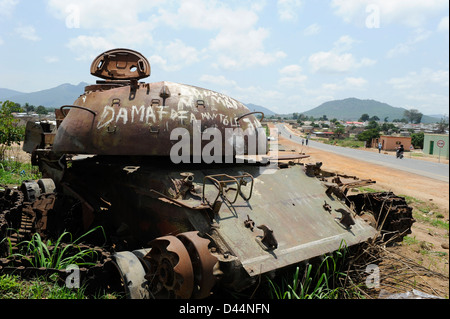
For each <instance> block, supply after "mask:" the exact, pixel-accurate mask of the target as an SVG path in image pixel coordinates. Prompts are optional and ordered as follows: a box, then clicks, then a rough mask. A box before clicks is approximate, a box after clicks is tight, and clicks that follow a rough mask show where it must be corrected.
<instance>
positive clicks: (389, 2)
mask: <svg viewBox="0 0 450 319" xmlns="http://www.w3.org/2000/svg"><path fill="white" fill-rule="evenodd" d="M369 6H371V8H377V11H378V12H379V18H380V22H381V23H380V26H381V27H383V26H384V25H388V24H391V23H399V24H402V25H406V26H409V27H420V26H423V25H424V24H425V22H426V21H427V19H429V18H430V17H433V16H435V15H437V14H441V13H442V12H443V11H448V6H449V2H448V0H426V1H423V0H408V1H402V0H333V1H332V2H331V7H332V8H334V9H335V14H336V15H338V16H340V17H341V18H342V19H343V20H344V21H345V22H349V23H355V24H358V25H361V26H364V25H365V22H366V19H367V18H368V16H369V15H370V14H372V12H366V9H367V8H368V7H369Z"/></svg>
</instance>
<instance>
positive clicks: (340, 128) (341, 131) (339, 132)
mask: <svg viewBox="0 0 450 319" xmlns="http://www.w3.org/2000/svg"><path fill="white" fill-rule="evenodd" d="M333 133H334V135H335V136H336V137H337V138H340V137H341V135H342V134H344V133H345V128H344V127H343V126H342V125H338V126H336V128H335V129H334V131H333Z"/></svg>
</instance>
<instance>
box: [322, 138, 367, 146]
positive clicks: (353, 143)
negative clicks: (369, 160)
mask: <svg viewBox="0 0 450 319" xmlns="http://www.w3.org/2000/svg"><path fill="white" fill-rule="evenodd" d="M321 141H322V142H323V143H325V144H331V145H337V146H341V147H350V148H361V147H364V141H358V140H355V139H354V138H352V137H350V138H345V139H334V140H331V139H321Z"/></svg>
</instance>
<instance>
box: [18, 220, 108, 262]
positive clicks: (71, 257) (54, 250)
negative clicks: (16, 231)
mask: <svg viewBox="0 0 450 319" xmlns="http://www.w3.org/2000/svg"><path fill="white" fill-rule="evenodd" d="M97 229H101V230H102V231H103V229H102V228H101V227H96V228H93V229H91V230H90V231H88V232H87V233H85V234H84V235H82V236H81V237H79V238H78V239H77V240H75V241H73V242H72V235H71V234H70V233H68V232H64V233H63V234H62V235H61V236H60V237H59V238H58V239H57V240H56V241H55V242H54V243H53V242H52V241H51V240H48V241H47V242H46V243H45V242H44V241H43V240H42V238H41V236H40V235H39V234H38V233H35V234H33V236H32V238H31V239H30V240H27V241H23V242H20V243H19V244H17V248H19V251H20V252H19V253H15V254H12V255H11V257H19V258H23V259H26V260H28V261H29V262H30V264H31V265H32V266H33V267H45V268H53V269H66V268H67V266H69V265H73V264H75V265H78V266H89V265H95V262H92V261H90V260H95V256H96V254H97V252H95V251H94V250H92V249H90V248H80V247H79V246H78V245H77V242H80V240H81V239H82V238H83V237H85V236H87V235H89V234H90V233H92V232H94V231H95V230H97ZM65 237H69V238H70V240H69V244H66V243H65V242H63V239H64V238H65ZM11 249H12V247H11ZM86 260H87V261H86Z"/></svg>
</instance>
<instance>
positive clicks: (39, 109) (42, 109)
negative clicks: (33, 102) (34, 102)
mask: <svg viewBox="0 0 450 319" xmlns="http://www.w3.org/2000/svg"><path fill="white" fill-rule="evenodd" d="M36 113H37V114H40V115H45V114H48V110H47V109H46V108H45V106H42V105H39V106H38V107H37V108H36Z"/></svg>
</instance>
